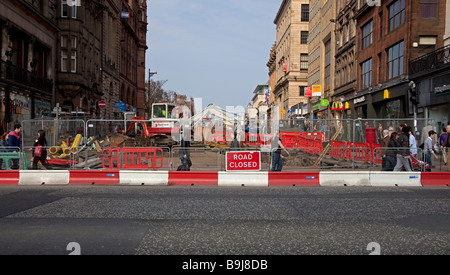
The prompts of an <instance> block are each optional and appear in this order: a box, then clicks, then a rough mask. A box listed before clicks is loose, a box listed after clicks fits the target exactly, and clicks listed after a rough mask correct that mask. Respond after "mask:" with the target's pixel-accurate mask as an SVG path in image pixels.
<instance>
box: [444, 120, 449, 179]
mask: <svg viewBox="0 0 450 275" xmlns="http://www.w3.org/2000/svg"><path fill="white" fill-rule="evenodd" d="M444 146H445V147H446V148H447V165H448V171H450V161H448V160H449V159H450V125H447V140H446V141H445V143H444Z"/></svg>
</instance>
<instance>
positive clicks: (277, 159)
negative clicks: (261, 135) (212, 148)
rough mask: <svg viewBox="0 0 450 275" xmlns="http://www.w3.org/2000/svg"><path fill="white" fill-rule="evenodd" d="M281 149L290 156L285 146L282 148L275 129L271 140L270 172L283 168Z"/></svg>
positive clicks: (279, 170)
mask: <svg viewBox="0 0 450 275" xmlns="http://www.w3.org/2000/svg"><path fill="white" fill-rule="evenodd" d="M282 150H284V151H285V152H286V153H287V155H288V156H290V154H289V152H288V151H287V150H286V148H284V146H283V143H282V142H281V139H280V137H279V133H278V131H277V132H275V134H274V136H273V138H272V142H271V153H272V172H281V170H282V169H283V160H282V159H281V151H282Z"/></svg>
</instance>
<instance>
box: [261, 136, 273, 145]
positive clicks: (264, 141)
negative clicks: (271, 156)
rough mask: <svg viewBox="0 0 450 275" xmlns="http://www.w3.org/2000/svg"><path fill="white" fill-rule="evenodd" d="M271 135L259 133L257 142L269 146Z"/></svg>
mask: <svg viewBox="0 0 450 275" xmlns="http://www.w3.org/2000/svg"><path fill="white" fill-rule="evenodd" d="M272 138H273V135H263V134H261V135H259V143H260V145H261V146H269V147H270V146H271V145H272V144H271V143H272Z"/></svg>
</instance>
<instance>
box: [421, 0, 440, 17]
mask: <svg viewBox="0 0 450 275" xmlns="http://www.w3.org/2000/svg"><path fill="white" fill-rule="evenodd" d="M437 11H438V0H420V17H421V18H436V17H437V15H438V14H437Z"/></svg>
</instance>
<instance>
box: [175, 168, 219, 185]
mask: <svg viewBox="0 0 450 275" xmlns="http://www.w3.org/2000/svg"><path fill="white" fill-rule="evenodd" d="M218 184H219V173H218V172H197V171H195V172H194V171H189V172H186V171H170V172H169V185H214V186H217V185H218Z"/></svg>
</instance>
